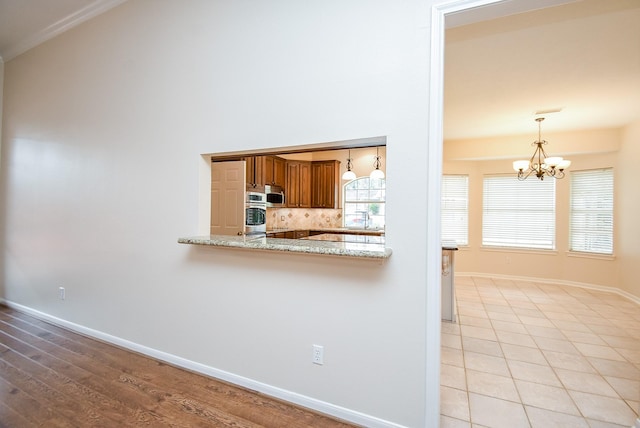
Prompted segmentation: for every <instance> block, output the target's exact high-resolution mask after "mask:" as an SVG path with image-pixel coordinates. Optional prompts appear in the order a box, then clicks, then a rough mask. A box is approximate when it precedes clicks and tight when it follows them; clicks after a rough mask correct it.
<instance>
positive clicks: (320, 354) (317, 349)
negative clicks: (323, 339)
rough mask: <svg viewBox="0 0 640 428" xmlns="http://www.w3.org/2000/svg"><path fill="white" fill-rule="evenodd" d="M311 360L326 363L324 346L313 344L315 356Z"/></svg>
mask: <svg viewBox="0 0 640 428" xmlns="http://www.w3.org/2000/svg"><path fill="white" fill-rule="evenodd" d="M311 361H312V362H313V364H319V365H322V364H324V346H321V345H313V356H312V358H311Z"/></svg>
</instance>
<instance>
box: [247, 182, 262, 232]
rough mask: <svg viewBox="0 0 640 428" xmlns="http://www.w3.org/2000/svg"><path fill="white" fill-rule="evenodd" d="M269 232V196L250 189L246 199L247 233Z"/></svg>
mask: <svg viewBox="0 0 640 428" xmlns="http://www.w3.org/2000/svg"><path fill="white" fill-rule="evenodd" d="M266 232H267V197H266V195H265V194H264V193H260V192H253V191H248V192H247V194H246V199H245V226H244V233H245V235H265V234H266Z"/></svg>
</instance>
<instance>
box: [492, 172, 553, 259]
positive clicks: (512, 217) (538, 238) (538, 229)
mask: <svg viewBox="0 0 640 428" xmlns="http://www.w3.org/2000/svg"><path fill="white" fill-rule="evenodd" d="M555 184H556V181H555V180H553V179H550V180H538V179H528V180H524V181H519V180H518V179H517V178H516V177H514V176H488V177H485V178H484V192H483V208H482V245H485V246H490V247H519V248H534V249H549V250H552V249H555V232H556V210H555V199H556V195H555V194H556V186H555Z"/></svg>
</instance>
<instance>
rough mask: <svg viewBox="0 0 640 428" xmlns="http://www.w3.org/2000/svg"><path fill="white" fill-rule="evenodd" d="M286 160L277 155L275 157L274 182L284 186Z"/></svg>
mask: <svg viewBox="0 0 640 428" xmlns="http://www.w3.org/2000/svg"><path fill="white" fill-rule="evenodd" d="M286 176H287V169H286V161H285V160H284V159H282V158H279V157H277V156H274V157H273V184H275V185H276V186H280V187H282V188H284V187H285V185H286Z"/></svg>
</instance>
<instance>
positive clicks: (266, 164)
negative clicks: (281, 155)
mask: <svg viewBox="0 0 640 428" xmlns="http://www.w3.org/2000/svg"><path fill="white" fill-rule="evenodd" d="M261 157H262V158H263V159H264V160H263V162H262V165H263V168H264V171H263V172H264V184H271V185H273V184H276V180H275V176H274V168H273V161H274V158H275V157H274V156H261Z"/></svg>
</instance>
